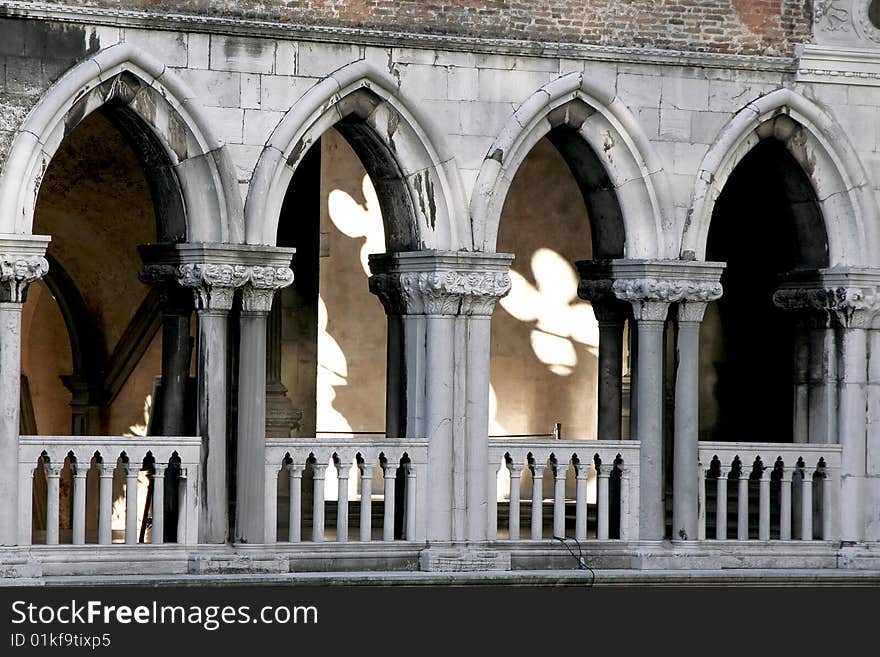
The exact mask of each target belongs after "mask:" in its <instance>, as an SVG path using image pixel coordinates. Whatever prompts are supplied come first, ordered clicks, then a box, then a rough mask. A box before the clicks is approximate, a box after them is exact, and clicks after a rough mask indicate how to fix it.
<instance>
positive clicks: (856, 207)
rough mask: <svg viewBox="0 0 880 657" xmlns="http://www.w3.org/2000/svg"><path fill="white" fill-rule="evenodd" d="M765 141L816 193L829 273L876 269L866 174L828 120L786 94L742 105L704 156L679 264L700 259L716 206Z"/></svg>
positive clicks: (873, 210)
mask: <svg viewBox="0 0 880 657" xmlns="http://www.w3.org/2000/svg"><path fill="white" fill-rule="evenodd" d="M768 138H773V139H777V140H778V141H779V142H780V143H782V144H783V145H784V146H785V148H786V150H787V151H788V152H789V153H790V154H791V155H792V156H793V157H794V158H795V160H797V162H798V164H799V165H800V166H801V168H802V169H803V171H804V173H805V174H806V176H807V177H808V178H809V180H810V182H811V184H812V186H813V190H814V192H815V194H816V198H817V200H818V203H819V206H820V209H821V212H822V217H823V220H824V223H825V230H826V233H827V238H828V252H829V253H828V257H829V264H830V266H832V267H833V266H834V265H839V264H847V265H861V266H877V265H878V263H880V249H878V246H880V244H878V238H880V234H878V230H880V225H878V221H880V214H878V206H877V201H876V200H875V198H874V194H873V190H872V189H871V184H870V181H869V178H868V176H867V173H866V172H865V169H864V167H863V166H862V163H861V162H860V160H859V157H858V155H857V154H856V151H855V149H854V148H853V146H852V144H851V143H850V141H849V139H848V138H847V136H846V133H845V132H844V130H843V129H842V128H841V127H840V126H839V125H838V124H837V122H836V121H835V120H834V119H833V117H832V116H831V115H830V114H828V113H827V112H826V111H825V110H824V109H822V108H821V107H820V106H819V105H817V104H816V103H814V102H813V101H811V100H809V99H807V98H805V97H804V96H801V95H800V94H798V93H796V92H794V91H792V90H790V89H778V90H776V91H773V92H771V93H769V94H767V95H765V96H762V97H760V98H758V99H756V100H754V101H753V102H751V103H749V104H748V105H746V106H745V107H744V108H743V109H742V110H740V111H739V112H738V113H737V114H736V115H735V116H734V117H733V119H731V121H730V123H728V124H727V126H726V127H725V128H724V129H723V130H722V131H721V133H720V135H719V137H718V139H717V140H716V141H715V143H714V144H713V145H712V146H711V147H710V148H709V151H708V152H707V153H706V155H705V157H704V158H703V161H702V162H701V164H700V169H699V171H698V174H697V180H696V184H695V188H694V194H693V198H692V200H691V206H690V209H689V211H688V215H687V219H686V221H685V225H684V231H683V234H682V241H681V255H682V257H683V258H685V259H691V258H693V257H696V258H697V259H698V260H703V259H705V255H706V243H707V240H708V236H709V226H710V223H711V221H712V213H713V210H714V208H715V202H716V201H717V200H718V197H719V196H720V194H721V192H722V190H723V189H724V185H725V184H726V182H727V180H728V178H729V177H730V174H731V173H732V172H733V170H734V169H735V168H736V166H737V164H739V162H740V161H741V160H742V159H743V157H745V156H746V154H747V153H749V152H750V151H751V150H752V149H753V148H754V147H755V146H756V145H757V144H758V143H760V142H761V141H763V140H764V139H768ZM756 237H757V238H760V236H756Z"/></svg>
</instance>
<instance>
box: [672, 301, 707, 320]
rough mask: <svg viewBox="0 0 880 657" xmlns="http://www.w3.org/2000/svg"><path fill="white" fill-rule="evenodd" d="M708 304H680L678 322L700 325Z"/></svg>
mask: <svg viewBox="0 0 880 657" xmlns="http://www.w3.org/2000/svg"><path fill="white" fill-rule="evenodd" d="M707 305H708V304H706V303H703V302H701V301H696V302H694V301H690V302H685V303H680V304H678V321H679V322H691V323H699V322H702V321H703V315H704V314H705V313H706V306H707Z"/></svg>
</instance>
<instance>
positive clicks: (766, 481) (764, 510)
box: [758, 464, 773, 541]
mask: <svg viewBox="0 0 880 657" xmlns="http://www.w3.org/2000/svg"><path fill="white" fill-rule="evenodd" d="M772 472H773V470H772V469H771V468H769V467H767V466H766V465H763V464H762V465H761V481H760V482H759V484H758V485H759V491H758V540H760V541H769V540H770V475H771V474H772Z"/></svg>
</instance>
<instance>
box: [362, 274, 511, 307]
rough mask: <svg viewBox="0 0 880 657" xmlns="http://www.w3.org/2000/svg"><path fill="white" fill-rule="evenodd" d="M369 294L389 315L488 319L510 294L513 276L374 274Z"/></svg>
mask: <svg viewBox="0 0 880 657" xmlns="http://www.w3.org/2000/svg"><path fill="white" fill-rule="evenodd" d="M370 291H371V292H372V293H373V294H375V295H376V296H378V297H379V300H380V301H381V302H382V305H383V306H384V307H385V312H387V313H388V314H389V315H475V316H489V315H491V314H492V311H493V310H494V309H495V303H496V302H497V301H498V299H500V298H502V297H503V296H505V295H506V294H507V293H508V292H510V276H509V274H508V273H507V272H500V271H460V270H451V269H450V270H436V271H428V272H403V273H393V274H385V273H383V274H374V275H373V276H371V277H370Z"/></svg>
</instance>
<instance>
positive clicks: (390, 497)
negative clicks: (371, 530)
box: [382, 459, 398, 541]
mask: <svg viewBox="0 0 880 657" xmlns="http://www.w3.org/2000/svg"><path fill="white" fill-rule="evenodd" d="M397 468H398V463H397V461H392V460H391V459H386V460H385V461H383V462H382V474H383V475H384V482H385V505H384V506H385V515H384V518H383V523H382V540H383V541H393V540H394V484H395V478H396V477H397Z"/></svg>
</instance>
